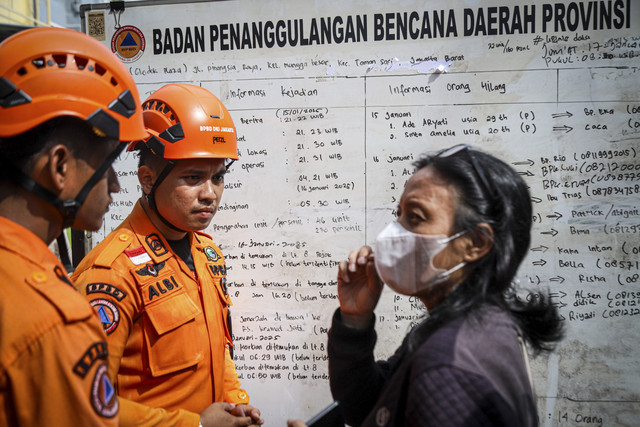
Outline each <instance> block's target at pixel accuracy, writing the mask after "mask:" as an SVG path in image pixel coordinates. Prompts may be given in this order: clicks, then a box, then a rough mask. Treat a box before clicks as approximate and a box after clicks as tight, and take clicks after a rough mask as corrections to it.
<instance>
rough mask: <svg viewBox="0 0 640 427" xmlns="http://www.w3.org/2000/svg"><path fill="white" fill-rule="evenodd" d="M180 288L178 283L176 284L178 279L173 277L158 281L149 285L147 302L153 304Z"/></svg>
mask: <svg viewBox="0 0 640 427" xmlns="http://www.w3.org/2000/svg"><path fill="white" fill-rule="evenodd" d="M179 287H180V286H179V285H178V282H176V279H175V278H174V277H173V276H169V277H168V278H166V279H162V280H158V281H157V282H156V283H155V284H151V285H149V289H148V299H147V301H148V302H151V301H153V299H154V298H158V297H160V296H161V295H163V294H166V293H168V292H171V291H175V290H176V289H178V288H179Z"/></svg>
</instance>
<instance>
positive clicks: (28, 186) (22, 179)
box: [0, 143, 127, 229]
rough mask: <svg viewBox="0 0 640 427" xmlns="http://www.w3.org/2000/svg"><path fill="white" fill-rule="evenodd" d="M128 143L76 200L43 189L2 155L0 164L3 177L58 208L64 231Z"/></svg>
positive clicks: (112, 156) (95, 175)
mask: <svg viewBox="0 0 640 427" xmlns="http://www.w3.org/2000/svg"><path fill="white" fill-rule="evenodd" d="M126 145H127V144H126V143H120V144H119V145H118V147H116V149H115V150H113V151H112V152H111V154H109V156H107V158H106V159H105V160H104V161H103V162H102V164H101V165H100V167H99V168H98V169H96V171H95V172H94V173H93V175H91V178H89V180H88V181H87V182H86V183H85V184H84V186H83V187H82V189H81V190H80V191H79V192H78V195H77V196H76V197H75V199H65V200H63V199H61V198H60V197H58V196H57V195H56V194H54V193H53V192H51V191H50V190H48V189H47V188H45V187H43V186H42V185H40V184H38V183H37V182H36V181H34V180H33V179H32V178H31V177H30V176H29V175H27V174H26V173H24V172H23V171H22V169H20V168H19V167H17V166H16V165H15V164H13V162H11V161H9V160H8V159H7V158H5V157H4V156H3V155H2V154H0V163H1V164H2V165H3V166H4V167H5V168H6V169H5V171H4V173H3V175H4V176H5V177H6V178H8V179H10V180H12V181H13V182H14V183H16V184H18V185H20V186H21V187H22V188H24V189H25V190H27V191H28V192H30V193H32V194H35V195H36V196H38V197H40V198H41V199H42V200H44V201H45V202H47V203H48V204H50V205H51V206H53V207H54V208H56V210H57V211H58V212H59V213H60V215H61V216H62V229H65V228H69V227H71V226H72V225H73V223H74V222H75V220H76V216H77V215H78V212H79V211H80V208H81V207H82V204H83V203H84V201H85V200H86V198H87V196H88V195H89V192H91V190H92V189H93V187H94V186H95V185H96V184H97V183H98V181H100V180H101V179H102V177H103V176H104V174H105V173H106V172H107V169H109V168H110V167H111V164H112V163H113V162H114V161H115V159H116V158H117V157H118V156H119V155H120V153H122V150H123V149H124V147H126Z"/></svg>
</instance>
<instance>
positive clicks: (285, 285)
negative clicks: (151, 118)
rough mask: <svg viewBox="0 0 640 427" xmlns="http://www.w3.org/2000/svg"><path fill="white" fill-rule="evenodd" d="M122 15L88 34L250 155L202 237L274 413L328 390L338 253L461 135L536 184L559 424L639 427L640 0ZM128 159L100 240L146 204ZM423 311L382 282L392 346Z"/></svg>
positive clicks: (550, 412) (91, 23)
mask: <svg viewBox="0 0 640 427" xmlns="http://www.w3.org/2000/svg"><path fill="white" fill-rule="evenodd" d="M107 7H108V6H107V5H89V6H85V7H84V8H83V28H84V29H85V31H87V32H88V33H90V34H92V35H94V36H96V37H97V38H101V39H103V42H104V43H105V44H106V45H108V46H112V45H113V48H114V49H116V50H117V49H118V48H123V47H124V48H127V49H129V50H127V49H122V54H123V61H124V62H125V64H126V65H127V67H128V68H129V70H130V71H131V73H132V74H133V76H134V78H135V79H136V82H137V83H138V85H139V88H140V92H141V96H142V98H143V99H144V98H146V97H147V96H148V95H149V94H151V93H152V92H153V91H154V90H156V89H158V88H159V87H160V86H162V85H163V84H165V83H168V82H191V83H194V84H198V85H202V86H203V87H205V88H207V89H209V90H210V91H211V92H213V93H214V94H216V95H217V96H218V97H220V99H221V100H222V101H223V102H224V104H225V105H226V106H227V107H228V108H229V110H230V111H231V114H232V116H233V118H234V121H235V124H236V126H237V131H238V146H239V154H240V161H239V162H237V163H236V164H235V165H234V167H233V169H232V172H231V173H230V174H229V175H227V183H226V186H225V192H224V196H223V200H222V203H221V206H220V211H219V212H218V214H217V215H216V217H215V218H214V221H213V223H212V225H211V226H210V227H209V228H208V229H207V230H206V231H207V232H208V233H210V234H211V235H212V236H213V238H214V240H215V241H216V242H217V243H218V244H219V245H220V246H221V247H222V249H223V252H224V254H225V256H226V259H227V264H228V268H229V270H228V279H229V282H230V286H231V288H230V289H231V295H232V297H233V302H234V306H233V307H232V313H233V334H234V338H235V359H236V365H237V369H238V373H239V375H240V376H241V381H242V383H243V385H244V387H245V388H246V389H247V391H248V392H249V395H250V397H251V402H252V404H254V406H256V407H258V408H260V409H261V410H262V413H263V415H264V418H265V420H266V423H267V425H284V423H285V420H286V419H287V418H301V419H307V418H309V417H311V416H312V415H313V414H315V413H316V412H317V411H319V410H320V409H321V408H323V407H324V406H325V405H327V404H328V403H329V402H330V401H331V396H330V392H329V386H328V375H327V357H326V339H327V338H326V332H327V330H328V328H329V326H330V319H331V316H332V314H333V312H334V310H335V309H336V308H337V307H338V301H337V295H336V271H337V264H338V262H339V261H340V260H342V259H345V257H346V256H347V254H348V253H349V251H350V250H352V249H356V248H358V247H360V246H361V245H363V244H372V243H373V242H374V239H375V236H376V234H377V233H378V232H379V231H380V230H381V229H382V228H383V227H384V226H385V225H386V224H387V223H389V222H390V221H392V220H393V212H394V209H395V207H396V203H397V200H398V198H399V196H400V194H401V191H402V188H403V185H404V183H405V182H406V180H407V178H408V177H409V175H410V174H411V172H412V171H413V167H412V161H414V160H415V159H417V158H418V157H419V155H420V154H421V153H423V152H427V151H433V150H438V149H441V148H444V147H448V146H451V145H454V144H458V143H467V144H471V145H473V146H475V147H478V148H480V149H482V150H485V151H487V152H489V153H493V154H495V155H497V156H498V157H500V158H502V159H504V160H505V161H507V162H508V163H510V164H511V165H512V166H513V167H514V168H515V169H516V170H517V171H518V172H519V173H520V174H521V175H522V176H523V177H524V179H525V180H526V181H527V183H528V185H529V187H530V190H531V194H532V200H533V202H534V203H533V205H534V218H533V220H534V227H533V239H532V246H531V250H530V253H529V255H528V257H527V258H526V259H525V261H524V263H523V265H522V267H521V270H520V272H519V275H518V278H519V286H521V287H522V288H529V289H534V290H538V289H540V290H548V291H549V292H550V293H551V296H552V299H553V301H554V303H555V304H557V306H558V307H559V309H560V313H561V314H562V316H563V318H564V320H565V324H566V330H567V337H566V339H565V340H564V341H563V342H562V344H561V345H560V347H559V349H558V351H557V352H556V353H553V354H552V355H550V356H548V357H539V358H537V359H534V360H533V362H532V364H533V366H532V369H533V374H534V382H535V387H536V390H537V396H538V408H539V412H540V417H541V422H542V425H546V426H573V425H579V426H582V425H603V426H617V425H633V424H635V423H637V421H636V420H637V419H638V417H639V415H640V370H639V369H638V361H639V358H638V355H637V349H636V345H637V343H638V342H640V327H639V326H640V322H639V319H640V276H639V274H640V256H639V253H640V158H639V156H640V134H639V133H638V132H639V130H640V69H639V66H640V60H639V59H638V58H639V57H640V47H639V46H638V43H639V42H640V1H637V0H625V1H622V0H617V1H605V2H601V1H578V2H571V3H569V2H558V3H545V2H542V1H537V0H534V1H526V2H525V1H521V0H517V1H510V2H508V6H505V5H504V2H500V1H482V2H481V1H478V0H446V1H444V0H434V1H430V2H419V1H411V0H395V1H384V2H382V1H344V2H328V1H298V2H285V1H275V0H270V1H269V0H267V1H254V0H236V1H223V2H194V3H176V2H162V3H160V2H144V1H143V2H135V3H127V4H126V8H125V11H124V12H123V13H122V14H121V15H118V14H114V13H109V11H108V9H106V8H107ZM116 22H117V23H119V25H120V26H122V27H123V28H124V27H126V26H131V27H134V28H135V29H137V30H138V32H139V33H140V34H142V35H143V37H142V38H143V39H144V43H143V42H142V41H141V40H142V38H141V37H140V35H139V34H138V32H135V30H133V29H130V31H129V34H130V35H131V36H132V37H133V40H134V42H135V43H134V44H133V45H132V44H131V43H129V44H127V43H125V42H124V41H123V40H124V37H125V36H126V34H125V33H121V34H120V35H119V36H118V37H116V38H114V34H116V29H115V28H114V27H115V26H116V25H115V23H116ZM136 35H137V37H138V38H137V39H136V37H135V36H136ZM129 41H130V40H129ZM123 44H124V45H125V46H122V45H123ZM142 44H144V50H139V51H137V52H136V51H135V49H134V47H136V46H137V47H138V48H140V47H141V46H142ZM132 49H133V50H132ZM127 55H129V57H127ZM116 167H117V170H118V175H119V177H120V183H121V185H122V190H121V191H120V193H119V194H117V195H116V197H114V201H113V203H112V205H111V207H110V212H109V213H108V214H107V218H106V220H105V223H104V227H103V228H102V230H100V231H99V232H97V233H94V234H93V235H92V236H91V244H92V245H95V244H96V243H97V242H99V241H100V240H101V239H102V238H103V237H104V236H105V234H106V233H109V232H110V231H111V230H113V229H114V228H115V227H116V226H117V225H118V224H119V223H120V222H121V221H122V220H123V219H124V218H125V217H126V215H127V214H128V213H129V211H130V210H131V208H132V206H133V204H134V203H135V201H136V199H137V198H138V197H139V195H140V187H139V186H138V182H137V177H136V171H135V170H136V159H135V157H134V155H132V154H126V155H123V157H122V158H121V159H120V160H119V161H118V163H117V165H116ZM422 315H423V309H422V307H421V304H420V302H419V301H417V300H416V299H414V298H408V297H404V296H399V295H395V294H393V293H391V292H387V291H385V292H384V293H383V298H382V300H381V302H380V304H379V306H378V308H377V310H376V317H377V326H376V327H377V331H378V334H379V339H378V345H377V348H376V356H377V357H380V358H383V357H387V356H389V355H390V354H391V353H392V352H393V351H394V350H395V348H396V346H397V345H398V344H399V343H400V341H401V339H402V337H403V336H404V335H405V334H406V332H407V331H408V330H409V328H410V327H411V325H412V324H415V322H417V321H419V319H420V317H421V316H422Z"/></svg>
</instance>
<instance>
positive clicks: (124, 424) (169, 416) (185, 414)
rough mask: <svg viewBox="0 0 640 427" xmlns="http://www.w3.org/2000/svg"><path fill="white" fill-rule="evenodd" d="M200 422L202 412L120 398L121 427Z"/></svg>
mask: <svg viewBox="0 0 640 427" xmlns="http://www.w3.org/2000/svg"><path fill="white" fill-rule="evenodd" d="M199 424H200V414H195V413H193V412H189V411H185V410H183V409H179V410H177V411H166V410H164V409H161V408H150V407H148V406H145V405H143V404H141V403H137V402H134V401H133V400H128V399H120V427H155V426H158V427H160V426H162V427H198V425H199Z"/></svg>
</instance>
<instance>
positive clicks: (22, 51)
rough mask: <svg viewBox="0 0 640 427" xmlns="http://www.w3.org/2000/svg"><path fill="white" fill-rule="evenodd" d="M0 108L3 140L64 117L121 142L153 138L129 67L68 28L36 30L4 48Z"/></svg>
mask: <svg viewBox="0 0 640 427" xmlns="http://www.w3.org/2000/svg"><path fill="white" fill-rule="evenodd" d="M0 107H1V108H0V137H11V136H15V135H19V134H21V133H24V132H26V131H28V130H30V129H33V128H35V127H36V126H38V125H40V124H42V123H44V122H46V121H48V120H50V119H53V118H55V117H59V116H73V117H78V118H80V119H83V120H85V121H86V122H87V123H88V124H89V125H91V126H93V127H94V130H96V132H98V133H100V132H102V133H103V134H104V135H106V136H109V137H111V138H114V139H119V140H120V141H134V140H140V139H144V138H146V137H148V134H147V132H146V131H145V128H144V123H143V120H142V111H141V108H140V97H139V95H138V89H137V88H136V85H135V83H134V81H133V77H132V76H131V74H130V73H129V71H128V70H127V68H126V67H125V66H124V65H123V64H122V62H120V60H119V59H118V58H117V57H116V56H115V55H114V54H113V53H112V52H111V51H110V50H109V49H108V48H107V47H106V46H104V45H102V44H101V43H99V42H98V41H96V40H95V39H93V38H92V37H90V36H88V35H86V34H84V33H81V32H78V31H75V30H70V29H66V28H51V27H41V28H31V29H28V30H24V31H21V32H19V33H17V34H14V35H13V36H11V37H9V38H7V39H6V40H5V41H3V42H2V43H0Z"/></svg>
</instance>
